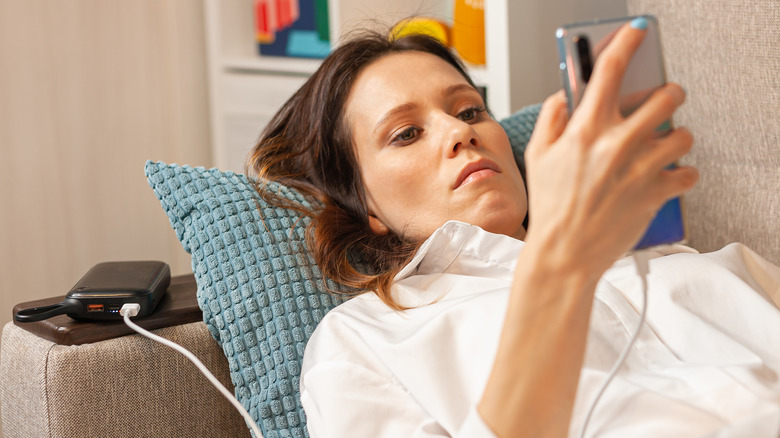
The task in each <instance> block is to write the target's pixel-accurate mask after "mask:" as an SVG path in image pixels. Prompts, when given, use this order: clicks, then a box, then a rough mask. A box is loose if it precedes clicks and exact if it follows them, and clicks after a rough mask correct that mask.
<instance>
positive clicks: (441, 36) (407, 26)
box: [393, 17, 450, 46]
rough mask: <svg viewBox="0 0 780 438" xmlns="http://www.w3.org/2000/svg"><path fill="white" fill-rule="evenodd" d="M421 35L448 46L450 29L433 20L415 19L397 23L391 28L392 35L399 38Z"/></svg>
mask: <svg viewBox="0 0 780 438" xmlns="http://www.w3.org/2000/svg"><path fill="white" fill-rule="evenodd" d="M411 34H423V35H428V36H432V37H434V38H436V39H437V40H439V41H441V42H442V44H444V45H445V46H448V45H449V44H450V28H449V26H447V25H446V24H444V23H442V22H441V21H438V20H435V19H433V18H424V17H415V18H409V19H407V20H404V21H402V22H400V23H398V24H397V25H396V26H395V27H394V28H393V35H394V36H395V37H396V38H400V37H402V36H404V35H411Z"/></svg>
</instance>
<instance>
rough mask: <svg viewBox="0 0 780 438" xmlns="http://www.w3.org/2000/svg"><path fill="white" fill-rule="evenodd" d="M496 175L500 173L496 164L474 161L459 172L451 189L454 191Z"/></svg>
mask: <svg viewBox="0 0 780 438" xmlns="http://www.w3.org/2000/svg"><path fill="white" fill-rule="evenodd" d="M497 173H501V172H500V171H499V170H498V166H497V165H496V163H494V162H492V161H490V160H485V159H482V160H478V161H474V162H473V163H469V164H467V165H466V167H464V168H463V170H461V171H460V173H459V174H458V179H456V180H455V184H453V186H452V188H453V190H455V189H458V188H460V187H463V186H465V185H466V184H469V183H472V182H474V181H478V180H480V179H483V178H487V177H489V176H492V175H495V174H497Z"/></svg>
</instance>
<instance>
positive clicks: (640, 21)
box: [631, 17, 647, 30]
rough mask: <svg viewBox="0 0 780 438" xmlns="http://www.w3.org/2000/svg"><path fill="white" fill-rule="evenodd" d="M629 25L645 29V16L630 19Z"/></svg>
mask: <svg viewBox="0 0 780 438" xmlns="http://www.w3.org/2000/svg"><path fill="white" fill-rule="evenodd" d="M631 27H633V28H634V29H639V30H645V29H647V18H645V17H638V18H634V20H633V21H631Z"/></svg>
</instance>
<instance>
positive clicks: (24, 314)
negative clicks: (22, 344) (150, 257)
mask: <svg viewBox="0 0 780 438" xmlns="http://www.w3.org/2000/svg"><path fill="white" fill-rule="evenodd" d="M170 281H171V270H170V267H169V266H168V264H167V263H164V262H159V261H126V262H105V263H99V264H97V265H95V266H93V267H92V269H90V270H89V271H87V273H86V274H84V276H83V277H81V279H80V280H79V281H78V282H77V283H76V284H75V285H74V286H73V288H71V290H70V292H68V294H67V295H66V296H65V300H64V301H63V302H61V303H58V304H53V305H51V306H44V307H32V308H29V309H23V310H20V311H19V312H17V313H16V314H14V319H15V320H16V321H18V322H33V321H41V320H43V319H47V318H51V317H52V316H55V315H61V314H67V315H68V316H70V317H71V318H73V319H78V320H88V321H112V320H121V319H122V317H121V316H120V315H119V310H120V309H121V308H122V306H123V305H124V304H128V303H135V304H139V305H140V306H141V310H140V311H139V312H138V315H137V316H138V317H142V316H146V315H149V314H150V313H152V312H153V311H154V309H155V308H156V307H157V304H159V303H160V300H161V299H162V297H163V295H164V294H165V291H166V289H167V288H168V284H169V283H170Z"/></svg>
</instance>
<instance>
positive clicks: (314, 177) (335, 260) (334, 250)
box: [247, 31, 476, 309]
mask: <svg viewBox="0 0 780 438" xmlns="http://www.w3.org/2000/svg"><path fill="white" fill-rule="evenodd" d="M406 51H418V52H425V53H429V54H432V55H435V56H438V57H439V58H441V59H443V60H444V61H446V62H447V63H449V64H450V65H452V66H453V67H454V68H455V69H456V70H457V71H458V72H459V73H460V74H461V75H463V77H464V78H465V79H466V80H467V81H468V83H469V84H471V85H472V86H474V83H473V82H472V80H471V79H470V78H469V76H468V74H466V72H465V69H464V67H463V65H462V64H461V62H460V61H459V60H458V58H457V57H455V56H454V55H453V54H452V53H451V52H450V51H449V49H448V48H447V47H445V46H443V45H442V44H441V43H439V42H438V41H437V40H435V39H433V38H430V37H428V36H424V35H414V34H413V35H406V36H402V37H398V38H396V37H395V36H394V35H393V34H392V33H390V32H387V33H380V32H374V31H365V32H363V33H361V34H356V35H355V36H353V37H352V38H350V39H349V40H348V41H347V42H345V43H343V44H341V45H339V46H338V47H337V48H335V49H334V50H333V52H332V53H331V54H330V55H329V56H328V57H327V58H326V59H325V60H324V61H323V62H322V64H321V65H320V67H319V68H318V69H317V71H316V72H315V73H314V74H313V75H312V76H311V77H310V78H309V79H308V80H307V81H306V83H305V84H304V85H303V86H302V87H301V88H300V89H299V90H298V91H297V92H296V93H295V94H293V96H292V97H291V98H290V99H289V100H288V101H287V102H286V103H285V104H284V105H283V106H282V108H281V109H280V110H279V112H278V113H277V114H276V115H275V116H274V117H273V119H272V120H271V122H270V123H269V124H268V126H267V127H266V128H265V130H264V131H263V133H262V134H261V136H260V139H259V141H258V144H257V145H256V146H255V148H254V151H253V153H252V156H251V157H250V159H249V162H248V164H247V167H248V169H247V170H248V171H249V172H254V176H256V177H257V178H258V181H263V180H266V181H269V180H270V181H277V182H280V183H283V184H286V185H288V186H291V187H293V188H295V189H297V190H298V191H300V192H302V193H304V194H305V195H307V196H308V197H310V198H313V199H315V200H317V201H319V203H318V204H320V205H318V206H317V207H316V208H315V209H313V210H311V211H309V210H306V209H303V208H301V207H300V205H297V206H296V205H293V204H291V203H290V202H289V201H287V200H285V199H282V198H280V197H278V196H275V195H274V194H273V193H272V192H271V191H270V190H265V187H264V185H262V183H260V184H259V185H258V190H259V193H260V195H261V196H262V197H263V199H265V200H266V201H267V202H269V203H271V204H274V205H278V206H283V207H286V208H293V209H296V210H298V211H300V212H302V213H304V214H306V215H308V216H310V217H311V218H312V221H311V224H310V225H309V227H308V229H307V244H308V246H309V249H310V250H311V252H312V254H313V256H314V259H315V261H316V262H317V264H318V265H319V267H320V268H321V269H322V271H323V274H324V275H325V276H327V277H329V278H331V279H333V280H334V281H336V282H338V283H340V284H342V285H345V286H348V287H351V288H354V289H357V290H360V291H367V290H374V291H375V292H376V293H377V295H378V296H379V297H380V298H381V299H382V301H384V302H385V303H386V304H387V305H388V306H390V307H391V308H394V309H402V307H401V306H400V305H398V303H395V302H394V301H393V299H392V296H391V294H390V286H391V284H392V280H393V277H395V275H396V274H397V273H398V272H399V271H400V270H401V268H402V267H403V266H404V265H405V264H406V263H408V262H409V260H410V259H411V257H412V256H413V255H414V253H415V252H416V251H417V249H418V248H419V245H420V244H421V243H422V242H413V241H408V240H406V239H404V237H403V236H399V235H397V234H395V233H392V232H390V233H388V234H387V235H377V234H374V233H372V232H371V230H370V229H369V226H368V208H367V204H366V196H365V188H364V186H363V179H362V177H361V173H360V167H359V165H358V162H357V157H356V154H355V148H354V145H353V142H352V134H351V130H350V126H348V124H347V122H346V118H345V117H344V110H345V105H346V101H347V97H348V95H349V93H350V91H351V89H352V86H353V84H354V83H355V81H356V79H357V77H358V75H359V74H360V73H361V72H362V71H363V69H364V68H365V67H366V66H368V65H369V64H371V63H372V62H374V61H376V60H377V59H379V58H381V57H382V56H385V55H388V54H391V53H398V52H406ZM475 88H476V87H475ZM355 260H362V261H364V262H367V263H368V264H369V265H370V267H371V268H370V271H371V272H360V271H359V270H358V269H356V268H355Z"/></svg>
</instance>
